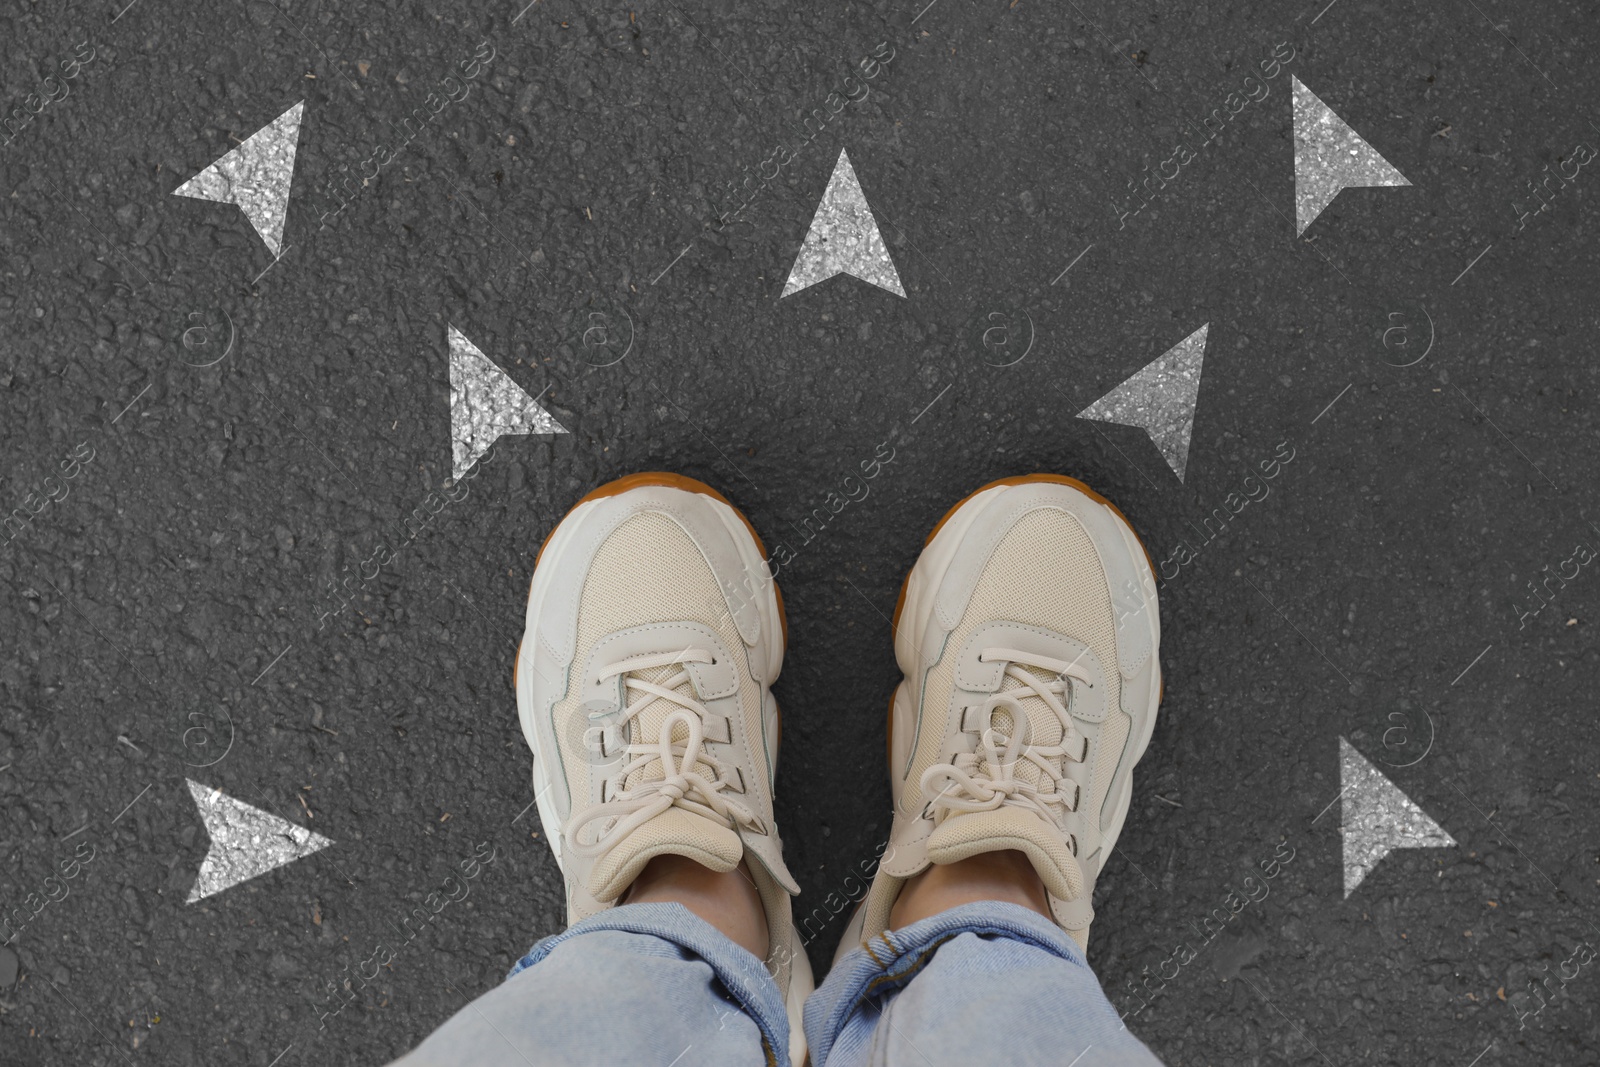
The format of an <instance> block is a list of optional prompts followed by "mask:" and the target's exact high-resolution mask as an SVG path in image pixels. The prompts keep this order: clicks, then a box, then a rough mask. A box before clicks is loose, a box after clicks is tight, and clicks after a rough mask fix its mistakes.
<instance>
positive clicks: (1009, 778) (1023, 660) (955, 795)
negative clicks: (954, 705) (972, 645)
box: [921, 648, 1093, 824]
mask: <svg viewBox="0 0 1600 1067" xmlns="http://www.w3.org/2000/svg"><path fill="white" fill-rule="evenodd" d="M978 660H979V662H981V663H995V662H1005V664H1006V669H1005V676H1006V677H1008V678H1011V679H1014V680H1015V681H1017V682H1019V683H1021V684H1020V685H1019V686H1017V687H1014V688H1012V689H1008V690H1006V691H1005V692H1001V693H996V694H994V695H993V696H991V697H989V698H988V699H987V700H986V701H984V703H983V704H982V705H981V708H982V712H981V714H982V715H983V716H984V718H985V721H990V718H991V716H992V713H993V711H994V709H995V708H999V707H1004V708H1006V709H1007V710H1008V711H1009V712H1010V714H1011V723H1012V728H1011V732H1010V733H1009V734H1006V733H1003V732H1001V731H1000V730H997V729H995V728H994V727H992V726H988V727H985V728H984V730H983V733H982V736H981V743H982V746H983V747H982V749H981V750H980V751H977V752H960V753H957V754H956V756H955V758H954V759H953V760H952V761H951V762H949V763H935V764H934V765H933V766H931V767H929V768H928V769H927V770H926V771H924V772H923V773H922V779H921V787H922V794H923V795H924V796H928V795H930V794H932V798H931V799H930V800H929V801H928V810H929V812H930V813H931V814H932V815H933V820H934V822H935V823H936V824H937V823H941V822H943V821H944V820H945V819H947V818H949V817H951V816H952V815H956V814H959V813H968V812H977V811H993V810H994V809H996V808H998V807H1000V806H1001V805H1002V804H1011V805H1016V806H1020V807H1025V808H1030V809H1032V810H1034V811H1036V812H1038V813H1039V814H1040V815H1042V816H1044V817H1045V818H1046V819H1047V820H1049V821H1050V822H1052V823H1056V822H1058V821H1059V820H1058V818H1057V815H1056V813H1054V812H1052V811H1051V808H1053V807H1060V808H1061V809H1063V810H1064V811H1076V810H1077V802H1078V790H1077V789H1076V788H1075V789H1074V790H1073V793H1072V794H1071V795H1068V794H1066V793H1062V792H1060V791H1059V789H1058V788H1057V787H1058V785H1059V783H1060V782H1061V780H1062V778H1063V773H1062V772H1061V771H1060V770H1058V769H1057V767H1058V764H1057V762H1056V761H1057V760H1060V759H1061V758H1063V757H1065V758H1066V759H1069V760H1071V761H1073V762H1074V763H1082V762H1083V759H1084V757H1085V756H1086V755H1087V745H1086V743H1085V742H1086V741H1087V739H1086V738H1085V737H1084V736H1083V735H1082V734H1081V733H1079V732H1078V730H1077V728H1076V727H1075V726H1074V725H1073V721H1072V716H1071V715H1069V714H1068V713H1067V709H1066V706H1065V705H1064V704H1063V703H1062V702H1061V698H1062V697H1063V696H1066V695H1067V679H1069V678H1071V679H1075V680H1077V681H1080V682H1083V683H1084V684H1086V685H1092V684H1093V679H1092V675H1090V673H1089V671H1088V669H1087V668H1084V667H1080V666H1078V664H1077V663H1076V662H1068V661H1067V660H1060V659H1052V658H1051V657H1049V656H1041V655H1037V654H1035V653H1032V652H1020V651H1018V650H1017V649H1014V648H988V649H984V650H983V651H982V652H981V653H980V654H979V656H978ZM1028 667H1037V668H1039V669H1040V670H1042V671H1044V672H1046V673H1048V674H1052V675H1055V677H1054V678H1053V679H1052V680H1050V681H1048V682H1043V681H1041V680H1040V678H1039V676H1038V675H1036V674H1034V673H1033V672H1032V671H1030V670H1028ZM1029 697H1037V698H1038V699H1040V700H1042V701H1044V704H1045V706H1046V707H1048V708H1049V709H1050V711H1051V712H1053V713H1054V714H1055V716H1056V718H1058V719H1060V720H1061V730H1062V733H1061V743H1060V744H1057V745H1033V744H1028V735H1029V733H1030V731H1031V727H1030V724H1029V721H1028V713H1027V711H1026V709H1024V708H1023V706H1022V701H1023V700H1024V699H1026V698H1029ZM1002 749H1003V750H1004V751H1003V752H1002ZM1024 760H1026V761H1027V762H1028V763H1030V764H1032V765H1033V766H1035V767H1037V768H1038V769H1039V772H1040V775H1041V784H1042V782H1044V781H1048V783H1049V785H1050V788H1049V789H1048V790H1046V789H1041V788H1040V786H1037V785H1034V784H1033V783H1031V782H1028V781H1025V780H1023V779H1021V778H1019V777H1018V776H1017V769H1018V766H1019V764H1021V763H1022V761H1024ZM1069 801H1070V803H1069Z"/></svg>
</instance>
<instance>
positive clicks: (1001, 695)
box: [805, 475, 1161, 1067]
mask: <svg viewBox="0 0 1600 1067" xmlns="http://www.w3.org/2000/svg"><path fill="white" fill-rule="evenodd" d="M894 629H895V655H896V658H897V660H898V661H899V664H900V668H901V671H902V672H903V673H904V674H905V679H904V681H903V682H902V683H901V685H900V687H899V689H898V690H897V691H896V693H895V700H894V704H893V707H892V709H891V713H890V725H889V749H890V784H891V790H892V793H893V795H894V800H895V810H894V823H893V827H892V829H891V831H890V837H889V844H890V847H889V850H888V851H887V852H886V853H885V855H884V857H883V859H882V860H881V861H880V863H879V866H878V870H877V873H876V876H875V878H874V879H873V884H872V887H871V889H870V890H869V891H868V894H867V897H866V899H865V900H864V901H863V902H862V906H861V908H860V909H859V910H858V912H857V914H856V916H855V918H854V920H853V921H852V923H851V927H850V930H849V931H848V932H847V933H846V936H845V940H844V943H842V944H841V946H840V956H839V958H837V959H836V960H835V963H834V968H833V971H832V972H831V973H830V974H829V976H828V978H827V980H826V981H825V982H824V983H823V984H822V986H821V988H819V989H818V990H817V992H816V993H815V994H814V995H813V996H812V998H811V1000H810V1002H809V1003H808V1004H807V1006H806V1016H805V1026H806V1032H807V1036H808V1038H809V1041H810V1046H811V1049H812V1054H813V1057H814V1062H815V1063H816V1065H817V1067H847V1065H855V1064H868V1063H873V1064H907V1065H909V1064H917V1065H928V1067H940V1065H944V1064H971V1063H981V1062H985V1061H993V1062H997V1063H1050V1064H1057V1065H1062V1067H1065V1065H1069V1064H1073V1063H1079V1064H1081V1067H1090V1065H1116V1067H1121V1065H1124V1064H1139V1065H1150V1064H1157V1063H1159V1061H1158V1060H1156V1058H1155V1057H1154V1055H1153V1054H1151V1052H1150V1050H1149V1049H1148V1048H1146V1047H1145V1046H1144V1044H1143V1043H1142V1042H1140V1041H1139V1040H1138V1039H1137V1038H1135V1037H1134V1036H1133V1035H1132V1034H1130V1033H1129V1032H1128V1031H1127V1029H1126V1028H1125V1027H1124V1026H1123V1025H1122V1022H1121V1019H1120V1018H1119V1017H1118V1015H1117V1012H1116V1011H1115V1009H1113V1008H1112V1007H1111V1004H1110V1002H1109V1001H1107V999H1106V997H1105V994H1104V992H1103V991H1102V990H1101V988H1100V984H1099V981H1098V980H1097V979H1096V978H1095V976H1094V973H1093V971H1091V970H1090V969H1089V966H1088V964H1087V962H1086V960H1085V956H1084V950H1085V948H1086V946H1087V944H1088V938H1089V926H1090V923H1091V921H1092V920H1093V918H1094V912H1093V909H1092V908H1091V907H1090V900H1091V898H1092V894H1093V891H1094V883H1095V878H1096V876H1097V875H1098V874H1099V872H1100V870H1101V868H1102V867H1103V866H1104V864H1105V860H1106V858H1107V856H1109V855H1110V852H1111V850H1112V848H1113V847H1114V846H1115V844H1116V839H1117V837H1118V835H1119V834H1120V833H1121V830H1122V823H1123V819H1124V817H1125V816H1126V814H1127V811H1128V805H1129V800H1130V798H1131V795H1132V769H1133V765H1134V764H1135V763H1136V762H1138V759H1139V757H1140V756H1141V755H1142V754H1143V752H1144V749H1145V746H1146V745H1147V744H1148V743H1149V740H1150V733H1151V730H1152V729H1153V727H1154V722H1155V713H1156V706H1157V704H1158V703H1159V699H1160V683H1161V676H1160V668H1159V665H1158V663H1157V659H1156V653H1157V649H1158V646H1159V641H1160V625H1159V619H1158V616H1157V609H1156V597H1155V576H1154V573H1153V571H1152V568H1151V567H1150V564H1149V559H1148V557H1147V556H1146V555H1145V553H1144V551H1143V549H1142V547H1141V546H1140V544H1139V541H1138V539H1137V537H1135V536H1134V534H1133V531H1132V529H1131V528H1130V527H1129V526H1128V524H1127V521H1126V520H1125V519H1124V518H1123V517H1122V515H1121V513H1120V512H1118V511H1116V509H1115V508H1114V507H1112V506H1111V505H1110V504H1109V502H1107V501H1105V500H1103V499H1102V498H1100V497H1098V496H1097V495H1095V494H1093V493H1092V492H1090V491H1088V490H1087V489H1086V487H1084V486H1082V484H1081V483H1077V482H1074V481H1072V480H1071V479H1066V478H1060V477H1058V476H1053V475H1032V476H1028V477H1026V478H1016V479H1006V480H1005V481H1002V482H996V483H993V484H992V485H989V486H985V487H984V488H983V489H982V490H979V491H978V492H977V493H975V494H973V495H972V496H970V497H968V498H967V499H966V500H964V501H963V502H962V503H961V504H959V505H957V507H955V508H954V509H952V510H951V512H950V513H949V514H948V515H946V517H945V519H944V520H943V521H941V523H940V524H939V526H938V527H936V528H935V531H934V533H933V535H931V536H930V537H929V539H928V542H927V545H926V547H925V548H924V550H923V553H922V556H921V557H920V558H919V559H918V561H917V565H916V567H915V568H913V570H912V572H911V574H910V575H908V576H907V580H906V586H905V589H904V591H903V593H902V595H901V606H900V608H899V609H898V610H897V613H896V617H895V620H894Z"/></svg>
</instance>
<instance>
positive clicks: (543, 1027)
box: [394, 901, 1161, 1067]
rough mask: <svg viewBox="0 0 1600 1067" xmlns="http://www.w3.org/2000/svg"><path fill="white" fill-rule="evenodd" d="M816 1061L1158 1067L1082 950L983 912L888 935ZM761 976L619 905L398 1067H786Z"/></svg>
mask: <svg viewBox="0 0 1600 1067" xmlns="http://www.w3.org/2000/svg"><path fill="white" fill-rule="evenodd" d="M805 1030H806V1037H807V1039H808V1041H809V1042H810V1049H811V1062H812V1064H813V1065H814V1067H854V1065H856V1064H905V1065H907V1067H943V1065H945V1064H950V1065H955V1067H973V1065H977V1064H997V1065H998V1064H1004V1065H1006V1067H1012V1065H1018V1067H1029V1065H1033V1064H1039V1065H1049V1067H1074V1065H1075V1067H1113V1065H1114V1067H1133V1065H1138V1067H1151V1065H1153V1067H1159V1065H1160V1062H1161V1061H1159V1060H1158V1059H1156V1057H1155V1056H1154V1054H1152V1053H1151V1052H1150V1050H1149V1049H1148V1048H1146V1047H1145V1045H1144V1043H1143V1042H1142V1041H1140V1040H1139V1039H1138V1038H1136V1037H1134V1036H1133V1035H1132V1034H1131V1033H1129V1032H1128V1030H1127V1028H1126V1027H1125V1026H1123V1024H1122V1021H1121V1019H1120V1018H1119V1017H1118V1015H1117V1012H1116V1009H1114V1008H1113V1007H1112V1006H1111V1004H1110V1002H1109V1001H1107V1000H1106V996H1105V993H1103V992H1102V991H1101V989H1100V983H1099V981H1098V980H1097V979H1096V978H1095V976H1094V972H1092V971H1090V970H1089V966H1088V964H1087V963H1085V962H1084V958H1083V952H1082V951H1081V950H1080V949H1079V948H1078V946H1077V943H1076V942H1074V941H1073V940H1072V939H1071V938H1069V937H1068V936H1067V935H1066V934H1065V933H1063V932H1062V931H1061V930H1060V929H1059V928H1058V927H1056V926H1055V925H1054V924H1053V923H1051V922H1049V921H1048V920H1046V919H1045V918H1043V917H1042V916H1040V915H1038V914H1036V913H1034V912H1032V911H1029V910H1028V909H1027V908H1023V907H1019V906H1018V905H1015V904H1003V903H999V902H997V901H983V902H979V903H974V904H964V905H962V906H961V907H958V908H952V909H950V910H949V911H945V912H941V913H940V914H938V915H934V916H932V917H930V918H927V919H923V920H922V921H920V922H916V923H913V924H912V925H910V926H907V927H905V928H904V929H902V930H891V931H889V932H888V933H886V934H884V935H883V936H882V937H877V938H874V939H872V941H870V942H868V943H867V944H866V945H865V946H864V947H861V948H857V949H855V950H854V951H852V952H851V953H850V954H849V955H847V956H845V957H844V958H843V959H842V960H840V961H839V963H838V964H837V965H835V966H834V968H833V970H832V971H831V972H830V973H829V975H828V977H827V979H826V980H825V981H824V982H823V983H822V984H821V985H820V986H819V987H818V988H817V991H816V992H815V993H813V994H812V995H811V999H810V1000H808V1001H807V1002H806V1009H805ZM788 1047H789V1018H788V1014H787V1012H786V1011H785V1010H784V1005H783V998H782V996H781V995H780V993H779V991H778V987H777V984H776V983H774V982H773V981H772V979H771V977H770V976H769V975H768V974H767V970H766V966H765V964H764V963H762V961H761V960H759V959H757V958H756V957H755V956H754V955H752V954H751V953H750V952H748V951H747V950H745V949H743V948H741V947H739V946H738V945H736V944H734V943H733V942H732V941H730V940H728V939H727V938H726V937H724V936H723V935H722V934H721V933H720V932H718V931H717V930H716V929H715V928H714V927H713V926H711V924H709V923H707V922H705V921H704V920H703V919H701V918H699V917H698V916H696V915H694V914H693V913H692V912H690V911H689V910H688V909H687V908H685V907H683V906H682V905H681V904H626V905H623V906H621V907H617V908H612V909H610V910H608V911H606V912H604V913H602V914H600V915H596V916H593V917H591V918H588V919H584V920H583V921H581V922H578V923H575V924H573V925H572V926H571V927H570V928H569V929H567V930H566V931H564V932H562V933H559V934H555V935H553V936H551V937H547V938H545V939H544V940H542V941H540V942H539V943H538V944H536V945H534V946H533V948H532V949H530V950H529V952H528V954H527V955H526V956H524V957H523V958H522V959H521V960H519V961H518V962H517V965H516V966H515V967H514V968H512V970H511V973H510V975H509V976H508V977H507V979H506V981H505V982H504V984H502V985H500V986H498V987H497V988H495V989H492V990H490V991H489V992H487V993H485V994H484V995H483V996H481V997H479V998H478V999H477V1000H475V1001H473V1002H472V1003H470V1004H468V1005H467V1006H466V1007H465V1008H462V1009H461V1010H460V1011H459V1012H457V1013H456V1014H455V1016H454V1017H452V1018H451V1019H450V1020H448V1021H447V1022H446V1023H445V1024H444V1025H443V1026H441V1027H439V1029H438V1030H436V1031H434V1033H433V1034H432V1036H430V1037H429V1038H428V1039H427V1040H426V1041H424V1042H423V1043H422V1044H421V1045H419V1046H418V1047H417V1049H416V1050H415V1051H413V1052H412V1053H411V1054H410V1055H408V1056H406V1057H404V1058H403V1059H401V1060H399V1061H397V1062H396V1063H395V1065H394V1067H457V1065H461V1067H466V1065H472V1067H530V1065H533V1067H547V1065H558V1064H559V1065H563V1067H564V1065H568V1064H586V1065H587V1064H618V1065H627V1067H672V1065H676V1067H691V1065H692V1067H711V1065H724V1064H726V1065H730V1067H731V1065H739V1067H753V1065H758V1064H771V1065H775V1067H786V1065H787V1064H788V1062H789V1061H788Z"/></svg>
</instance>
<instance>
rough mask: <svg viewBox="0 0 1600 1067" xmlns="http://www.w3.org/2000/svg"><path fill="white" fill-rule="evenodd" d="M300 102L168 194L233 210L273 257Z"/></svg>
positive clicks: (285, 200)
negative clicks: (231, 206) (247, 222)
mask: <svg viewBox="0 0 1600 1067" xmlns="http://www.w3.org/2000/svg"><path fill="white" fill-rule="evenodd" d="M305 106H306V102H305V101H304V100H302V101H300V102H299V103H298V104H296V105H295V106H294V107H291V108H290V109H289V110H288V111H285V112H284V113H283V114H281V115H279V116H278V117H277V118H276V119H273V120H272V121H271V122H270V123H268V124H267V125H265V126H263V127H261V129H259V130H257V131H256V132H255V133H252V134H251V135H250V136H249V137H247V138H246V139H245V140H244V141H242V142H240V144H239V147H238V148H235V149H234V150H233V151H231V152H229V153H228V154H227V155H225V156H223V157H222V158H221V159H219V160H217V161H216V162H215V163H213V164H211V166H209V167H207V168H206V169H205V170H203V171H201V172H200V173H199V174H196V175H195V176H194V177H193V178H190V179H189V180H188V181H186V182H184V183H183V184H182V185H180V186H178V187H177V188H176V189H174V190H173V191H172V195H173V196H192V197H194V198H195V199H196V200H214V201H216V202H217V203H219V204H237V205H239V210H241V211H243V212H244V214H245V218H247V219H249V220H250V225H252V226H254V227H255V228H256V233H258V234H260V235H261V239H262V240H263V241H265V242H267V247H268V248H269V249H271V250H272V254H273V255H274V256H276V255H278V247H279V243H280V240H281V238H282V237H283V223H284V219H285V218H286V217H287V207H288V204H289V185H290V183H291V182H293V180H294V151H295V145H296V143H297V142H298V140H299V137H300V113H301V111H302V110H303V109H304V108H305Z"/></svg>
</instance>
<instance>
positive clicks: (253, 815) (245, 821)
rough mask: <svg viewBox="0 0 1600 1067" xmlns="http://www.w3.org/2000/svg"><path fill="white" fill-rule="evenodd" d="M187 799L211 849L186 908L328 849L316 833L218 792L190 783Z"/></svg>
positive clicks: (329, 842) (327, 844) (328, 843)
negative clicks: (197, 812)
mask: <svg viewBox="0 0 1600 1067" xmlns="http://www.w3.org/2000/svg"><path fill="white" fill-rule="evenodd" d="M189 795H190V796H192V797H194V803H195V807H197V808H199V809H200V817H201V818H202V819H204V820H205V824H206V833H207V834H208V835H209V836H210V838H211V848H210V850H209V851H207V852H206V858H205V859H204V860H203V861H202V862H201V864H200V874H199V876H198V877H197V878H196V879H195V882H194V888H193V889H191V890H190V891H189V899H188V901H186V903H189V904H193V903H194V902H195V901H197V900H202V899H204V898H205V897H209V896H211V895H212V894H213V893H220V892H222V891H223V890H224V889H228V888H230V887H232V886H236V885H238V884H239V883H240V882H243V881H246V880H248V879H251V878H254V877H255V876H256V875H258V874H266V873H267V872H268V871H270V870H272V869H274V868H276V867H282V866H283V865H284V864H286V863H293V862H294V861H295V860H298V859H304V858H305V857H306V856H309V855H311V854H312V853H313V852H317V851H320V850H321V849H325V848H327V847H328V846H329V845H331V844H333V842H332V841H330V840H328V839H327V838H326V837H323V836H322V835H321V834H319V833H314V832H312V831H311V830H307V829H306V828H305V827H303V826H296V825H295V824H294V823H292V822H288V821H287V820H284V819H280V818H278V817H277V816H276V815H273V814H271V813H270V812H265V811H262V810H261V809H260V808H255V807H251V806H250V805H249V804H246V803H245V802H244V801H242V800H235V799H234V798H233V797H230V796H228V795H226V794H225V793H223V791H222V790H220V789H213V788H212V787H211V786H208V785H201V784H200V783H199V782H196V781H192V780H190V781H189Z"/></svg>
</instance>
